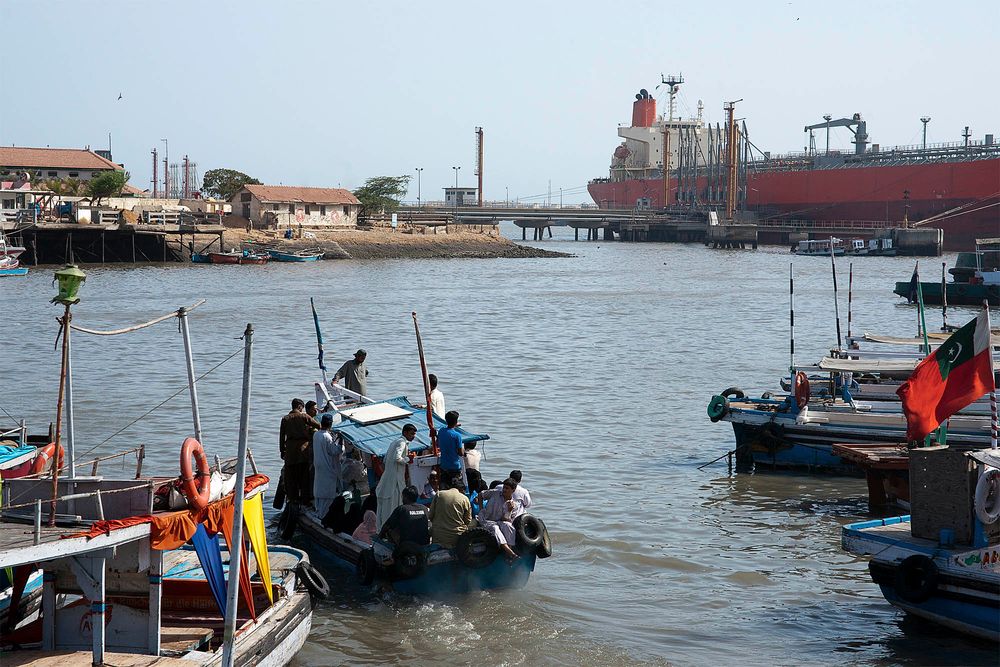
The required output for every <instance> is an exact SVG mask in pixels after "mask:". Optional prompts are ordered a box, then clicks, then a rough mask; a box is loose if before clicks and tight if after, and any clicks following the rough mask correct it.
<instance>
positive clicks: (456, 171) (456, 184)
mask: <svg viewBox="0 0 1000 667" xmlns="http://www.w3.org/2000/svg"><path fill="white" fill-rule="evenodd" d="M452 169H454V170H455V187H456V188H458V170H459V169H461V167H452Z"/></svg>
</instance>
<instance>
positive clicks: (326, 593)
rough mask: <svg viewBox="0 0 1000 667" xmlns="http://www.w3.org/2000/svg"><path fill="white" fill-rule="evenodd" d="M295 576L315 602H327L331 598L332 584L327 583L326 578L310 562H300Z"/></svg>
mask: <svg viewBox="0 0 1000 667" xmlns="http://www.w3.org/2000/svg"><path fill="white" fill-rule="evenodd" d="M295 574H296V575H298V577H299V580H300V581H301V582H302V584H303V585H304V586H305V587H306V590H307V591H309V595H311V596H312V598H313V599H314V600H326V599H327V598H328V597H330V584H328V583H326V578H325V577H324V576H323V575H322V574H320V572H319V570H317V569H316V568H314V567H313V566H312V564H311V563H309V562H308V561H300V562H299V564H298V566H297V567H296V568H295Z"/></svg>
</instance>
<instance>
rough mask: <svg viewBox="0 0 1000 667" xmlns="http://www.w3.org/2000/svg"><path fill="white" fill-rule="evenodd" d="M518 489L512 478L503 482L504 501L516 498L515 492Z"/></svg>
mask: <svg viewBox="0 0 1000 667" xmlns="http://www.w3.org/2000/svg"><path fill="white" fill-rule="evenodd" d="M516 488H517V482H516V481H514V480H512V479H511V478H509V477H508V478H507V479H505V480H504V481H503V497H504V500H510V499H511V498H513V497H514V490H515V489H516Z"/></svg>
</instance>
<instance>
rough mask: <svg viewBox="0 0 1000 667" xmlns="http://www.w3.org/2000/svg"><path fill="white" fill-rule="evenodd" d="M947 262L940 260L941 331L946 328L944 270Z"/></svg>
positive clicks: (946, 285)
mask: <svg viewBox="0 0 1000 667" xmlns="http://www.w3.org/2000/svg"><path fill="white" fill-rule="evenodd" d="M947 266H948V263H947V262H941V320H942V323H941V331H947V330H948V283H947V282H945V279H944V272H945V267H947Z"/></svg>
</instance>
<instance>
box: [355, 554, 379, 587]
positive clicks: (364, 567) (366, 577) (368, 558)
mask: <svg viewBox="0 0 1000 667" xmlns="http://www.w3.org/2000/svg"><path fill="white" fill-rule="evenodd" d="M354 571H355V572H356V573H357V575H358V580H359V581H360V582H361V583H362V584H364V585H365V586H370V585H371V583H372V582H373V581H375V575H376V574H377V573H378V564H377V563H376V562H375V554H374V552H372V550H371V549H365V550H364V551H362V552H361V556H360V557H359V558H358V563H357V565H355V566H354Z"/></svg>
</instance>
